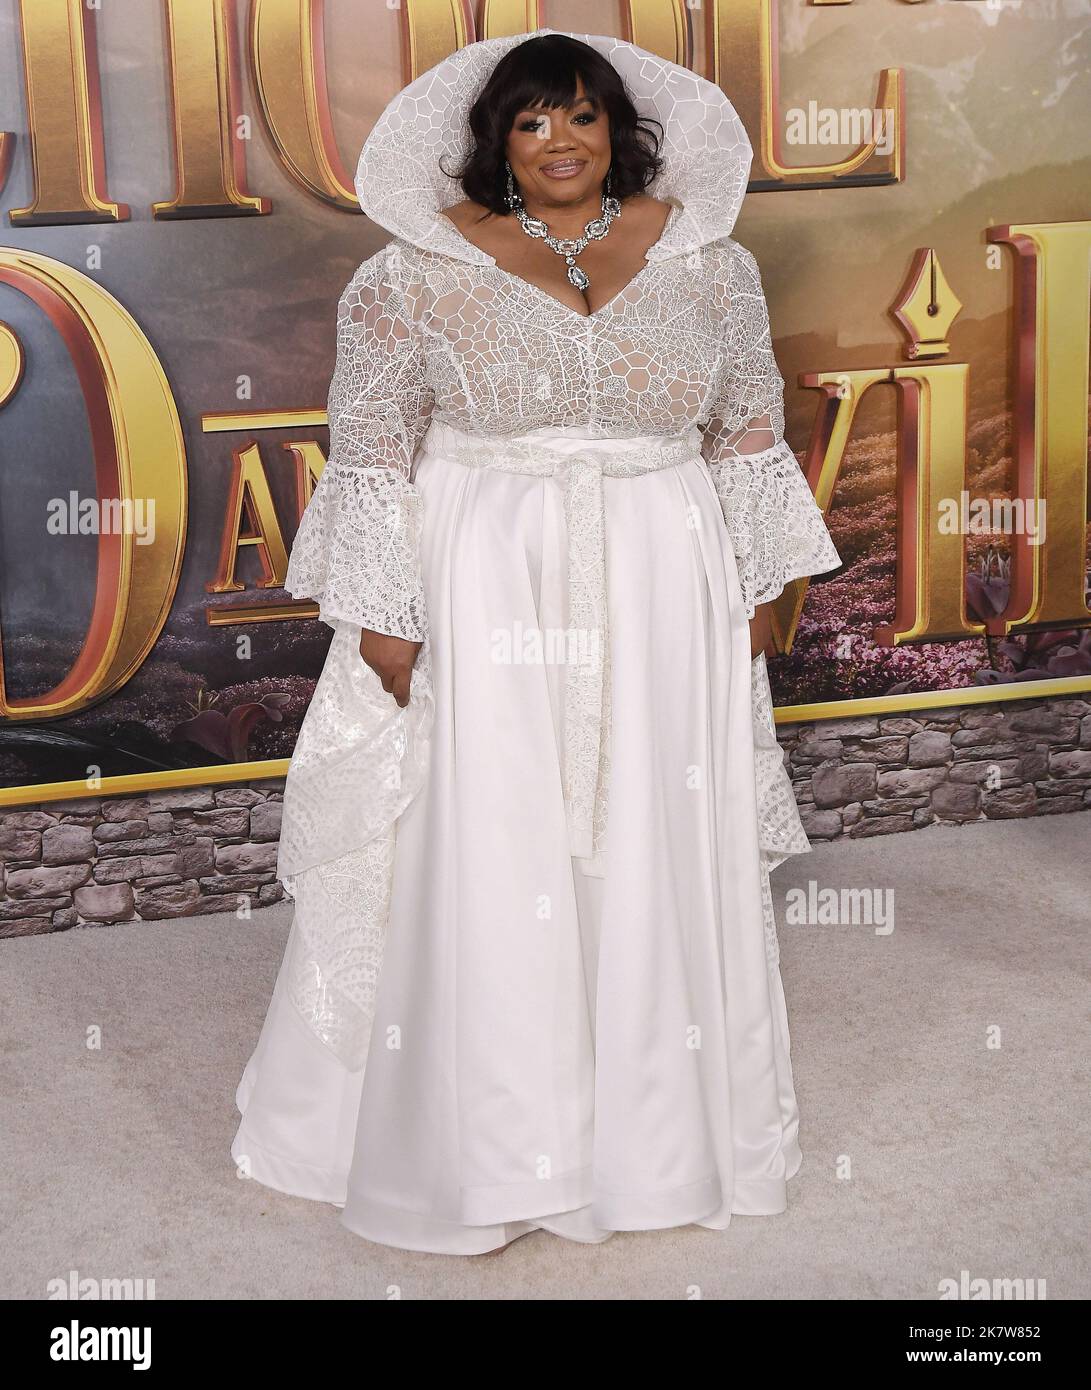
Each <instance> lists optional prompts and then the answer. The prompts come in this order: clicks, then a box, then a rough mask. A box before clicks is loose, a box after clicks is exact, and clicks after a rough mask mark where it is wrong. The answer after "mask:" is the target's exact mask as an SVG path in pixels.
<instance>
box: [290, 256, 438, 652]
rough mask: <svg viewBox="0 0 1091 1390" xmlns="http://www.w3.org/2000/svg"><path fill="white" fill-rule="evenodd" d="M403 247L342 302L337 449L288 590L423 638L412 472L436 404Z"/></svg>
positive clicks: (335, 391) (334, 403)
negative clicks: (404, 275) (404, 274)
mask: <svg viewBox="0 0 1091 1390" xmlns="http://www.w3.org/2000/svg"><path fill="white" fill-rule="evenodd" d="M400 265H401V262H400V259H399V257H398V256H397V254H396V248H393V247H392V246H387V247H386V248H384V250H383V251H380V252H378V253H377V254H376V255H375V256H372V257H371V259H370V260H367V261H365V262H364V263H363V265H361V266H360V267H359V269H358V270H357V271H356V273H355V274H354V275H353V277H352V279H351V280H350V281H349V283H348V285H347V286H346V287H345V291H344V293H343V294H342V296H341V299H340V302H339V304H338V306H337V358H336V363H335V366H334V372H333V378H332V380H331V382H330V390H329V402H328V417H329V426H330V453H329V458H328V460H327V462H326V466H325V469H324V470H323V472H322V476H321V478H320V479H319V481H318V485H317V486H316V487H315V490H314V494H313V495H312V497H311V500H310V502H309V503H308V505H307V508H306V510H305V511H304V513H303V518H302V520H301V521H300V523H299V530H298V531H297V532H296V537H295V541H294V543H293V545H292V554H291V559H290V560H289V562H288V572H287V576H286V579H285V584H284V587H285V588H286V589H287V591H288V592H289V593H290V594H292V595H293V596H294V597H295V598H313V599H316V600H317V601H318V604H319V611H320V617H321V618H322V620H323V621H324V622H328V623H329V624H330V626H331V627H332V626H333V621H332V620H335V619H343V620H345V621H347V622H350V623H355V624H358V625H359V626H360V627H366V628H371V629H372V630H374V631H376V632H385V633H388V634H389V635H391V636H394V637H405V638H409V639H411V640H413V641H418V642H419V641H423V639H424V628H425V611H424V592H423V588H422V584H421V575H420V560H419V552H418V545H419V539H420V521H421V498H420V494H419V493H418V492H417V489H416V488H415V487H414V486H413V484H412V483H411V482H410V468H411V465H412V462H413V455H414V453H415V451H416V448H417V445H418V444H419V443H420V441H421V439H422V437H423V435H424V431H425V428H426V427H427V424H428V419H429V416H430V414H431V410H432V393H431V391H430V389H429V387H428V385H427V383H426V380H425V370H424V356H423V352H422V349H421V341H420V336H419V329H418V327H417V326H416V325H415V324H414V322H413V320H412V317H411V313H410V309H409V305H408V302H407V298H406V294H405V289H404V286H402V285H400V284H399V280H400V278H401V273H400V269H399V268H400Z"/></svg>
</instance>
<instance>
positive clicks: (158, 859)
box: [0, 777, 284, 936]
mask: <svg viewBox="0 0 1091 1390" xmlns="http://www.w3.org/2000/svg"><path fill="white" fill-rule="evenodd" d="M283 793H284V779H283V778H282V777H281V778H271V779H269V780H267V781H261V782H249V783H240V784H239V785H238V786H220V787H191V788H182V789H179V790H172V791H157V792H150V793H148V795H146V796H118V797H107V796H102V797H99V796H90V797H83V798H81V799H80V800H79V801H50V802H44V803H42V804H41V805H39V806H33V807H30V806H28V807H17V808H13V809H12V810H9V811H6V812H3V813H0V936H29V935H33V934H36V933H39V932H51V931H67V930H68V928H69V927H97V926H102V925H105V924H106V923H110V922H134V921H145V922H154V921H160V920H162V919H163V918H165V917H189V916H191V915H193V916H196V915H200V914H204V913H206V912H239V911H243V912H245V911H247V910H248V908H249V907H253V908H257V907H264V906H266V905H267V904H269V903H274V902H278V901H279V900H280V899H281V898H282V897H283V896H284V894H283V890H282V889H281V886H280V884H279V882H278V881H277V876H276V863H277V842H278V840H279V838H280V812H281V803H282V798H283Z"/></svg>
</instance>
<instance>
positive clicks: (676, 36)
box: [621, 0, 693, 68]
mask: <svg viewBox="0 0 1091 1390" xmlns="http://www.w3.org/2000/svg"><path fill="white" fill-rule="evenodd" d="M621 38H623V39H627V40H628V41H629V42H630V43H635V44H636V45H637V47H638V48H643V49H646V50H647V51H648V52H649V53H657V54H658V55H659V57H660V58H666V59H667V60H668V62H671V63H679V64H680V65H681V66H682V67H684V68H688V67H692V66H693V26H692V24H691V23H690V18H689V13H688V10H687V7H686V0H623V3H622V6H621Z"/></svg>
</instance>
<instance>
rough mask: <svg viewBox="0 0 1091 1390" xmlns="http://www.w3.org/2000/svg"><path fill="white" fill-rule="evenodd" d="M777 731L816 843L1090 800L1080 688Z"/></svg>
mask: <svg viewBox="0 0 1091 1390" xmlns="http://www.w3.org/2000/svg"><path fill="white" fill-rule="evenodd" d="M778 734H779V737H780V742H781V746H782V747H783V748H784V749H785V752H786V754H787V756H788V760H789V766H790V770H791V774H792V782H793V785H794V786H795V792H796V800H797V801H798V802H799V809H800V816H801V817H802V820H803V825H804V828H805V829H806V831H807V835H808V837H809V838H810V839H811V840H813V841H816V842H817V841H820V840H836V839H839V838H840V837H842V836H849V837H857V836H862V835H890V834H895V833H897V832H899V831H903V830H919V829H920V828H921V827H923V826H926V825H935V824H940V823H943V824H952V823H955V824H962V823H965V822H967V821H979V820H1002V819H1010V818H1012V817H1019V816H1046V815H1054V814H1057V813H1059V812H1062V811H1079V810H1082V809H1086V808H1091V703H1089V702H1088V701H1087V700H1081V699H1078V698H1076V697H1074V696H1067V697H1065V698H1063V699H1048V700H1012V701H1003V702H997V703H994V704H984V705H966V706H947V707H945V708H942V709H931V710H921V711H919V712H916V713H909V714H906V715H889V716H883V715H874V716H865V717H862V718H851V719H824V720H820V721H817V722H814V723H810V724H789V725H782V726H781V727H780V728H779V729H778ZM1088 829H1089V834H1091V825H1089V827H1088Z"/></svg>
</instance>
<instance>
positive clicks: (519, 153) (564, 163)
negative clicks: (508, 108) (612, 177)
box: [505, 78, 610, 206]
mask: <svg viewBox="0 0 1091 1390" xmlns="http://www.w3.org/2000/svg"><path fill="white" fill-rule="evenodd" d="M505 152H506V154H507V157H508V163H509V164H510V165H511V169H512V173H513V174H514V175H515V181H516V183H517V184H518V185H519V189H520V190H521V192H522V194H523V198H524V199H525V200H527V201H528V203H533V202H539V203H544V204H547V205H554V206H557V205H561V206H564V205H568V204H572V203H579V202H582V201H584V200H585V199H587V198H588V197H594V198H595V199H597V198H598V196H599V193H600V190H601V187H602V182H603V180H604V179H605V177H606V173H607V170H608V169H609V168H610V121H609V117H608V116H607V115H606V112H605V111H600V110H596V108H595V105H594V103H593V102H592V101H591V99H590V97H588V96H585V95H584V88H583V83H582V82H581V81H580V80H579V79H578V78H577V84H576V96H575V99H574V100H573V103H572V106H571V108H564V107H556V108H554V109H552V110H547V109H546V108H545V107H541V106H538V107H529V108H527V109H526V110H523V111H517V112H516V113H515V119H514V121H513V122H512V127H511V131H510V133H509V135H508V140H507V145H506V149H505Z"/></svg>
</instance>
